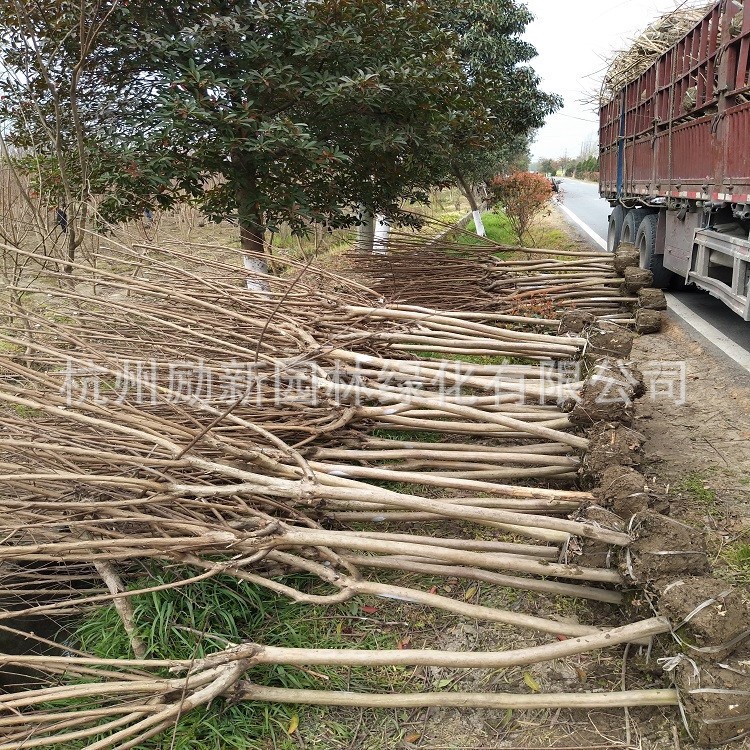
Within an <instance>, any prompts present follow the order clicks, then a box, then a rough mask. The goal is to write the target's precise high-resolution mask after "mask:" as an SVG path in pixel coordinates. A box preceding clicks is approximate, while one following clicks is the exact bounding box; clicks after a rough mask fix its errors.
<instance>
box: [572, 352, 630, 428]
mask: <svg viewBox="0 0 750 750" xmlns="http://www.w3.org/2000/svg"><path fill="white" fill-rule="evenodd" d="M637 383H638V381H637V380H635V379H634V378H632V376H631V373H630V372H629V371H627V370H626V369H624V368H623V369H621V368H617V367H612V366H609V365H607V364H605V365H599V366H597V367H596V368H595V369H594V373H593V375H592V376H591V377H590V378H589V379H588V381H587V382H586V385H585V386H584V388H583V391H582V393H581V397H580V399H579V400H578V403H576V405H575V406H574V407H573V409H572V411H571V412H570V415H569V419H570V421H571V422H572V423H573V424H575V425H578V426H581V427H589V426H591V425H594V424H596V423H597V422H621V423H622V424H627V425H630V424H631V423H632V422H633V410H634V401H635V398H636V395H635V391H636V388H635V385H637Z"/></svg>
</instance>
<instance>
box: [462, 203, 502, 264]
mask: <svg viewBox="0 0 750 750" xmlns="http://www.w3.org/2000/svg"><path fill="white" fill-rule="evenodd" d="M482 223H483V224H484V229H485V232H486V234H487V239H490V240H492V241H493V242H499V243H500V244H501V245H515V244H516V236H515V234H513V229H511V226H510V222H509V221H508V217H507V216H505V214H503V213H499V212H495V211H492V212H487V213H485V214H482ZM466 229H467V231H468V232H476V226H475V224H474V222H473V221H472V222H471V223H470V224H469V225H468V226H467V227H466ZM458 242H459V243H460V244H461V245H483V244H485V243H484V240H482V239H481V238H480V237H475V236H472V235H471V234H464V233H462V234H461V236H460V237H459V238H458ZM499 255H501V256H502V255H504V253H500V254H499Z"/></svg>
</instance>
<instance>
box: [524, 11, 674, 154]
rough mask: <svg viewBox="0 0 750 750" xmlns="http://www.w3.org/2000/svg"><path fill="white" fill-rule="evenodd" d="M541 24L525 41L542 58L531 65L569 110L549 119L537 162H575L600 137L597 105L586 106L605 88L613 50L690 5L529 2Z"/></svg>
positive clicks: (536, 150)
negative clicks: (564, 158)
mask: <svg viewBox="0 0 750 750" xmlns="http://www.w3.org/2000/svg"><path fill="white" fill-rule="evenodd" d="M523 1H524V3H525V5H526V6H527V7H528V8H529V10H530V11H531V12H532V13H533V14H534V16H535V20H534V22H533V23H531V24H530V25H529V26H528V27H527V32H526V35H525V38H526V39H527V40H528V41H529V42H531V43H532V44H533V45H534V46H535V47H536V49H537V52H538V53H539V56H538V57H536V58H534V60H532V61H531V65H532V67H533V68H534V69H535V70H536V71H537V73H538V74H539V75H540V76H541V78H542V82H543V85H542V89H543V90H545V91H549V92H554V93H556V94H560V95H561V96H562V97H563V98H564V99H565V107H564V109H562V110H560V111H559V112H558V113H557V114H554V115H552V116H551V117H549V118H548V119H547V124H546V126H545V127H544V128H543V129H542V130H540V131H539V133H538V134H537V137H536V141H535V143H534V144H533V145H532V147H531V152H532V155H533V156H534V158H544V157H550V158H553V159H554V158H557V157H558V156H564V155H565V154H566V153H567V155H568V156H571V157H575V156H578V154H579V153H580V151H581V145H582V144H583V143H584V142H585V141H586V140H587V139H590V138H594V139H595V142H596V140H598V138H597V135H596V134H597V130H598V125H599V123H598V119H597V114H596V112H595V110H594V107H593V106H592V105H586V104H582V103H581V100H582V99H585V98H590V97H591V95H592V94H593V93H594V92H595V91H597V90H598V89H599V85H600V84H601V80H602V76H603V72H604V68H605V63H604V60H606V59H608V58H610V57H611V56H612V52H613V50H621V49H627V48H628V47H629V43H628V42H629V41H630V40H632V38H633V37H634V36H636V35H637V34H638V32H640V31H642V30H643V29H644V28H645V27H646V26H648V24H649V23H651V22H652V21H653V20H655V19H656V18H658V17H659V16H661V15H662V14H664V13H667V12H669V11H671V10H674V9H675V8H676V7H678V6H680V5H683V4H685V2H684V0H523Z"/></svg>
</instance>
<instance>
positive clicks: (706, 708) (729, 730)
mask: <svg viewBox="0 0 750 750" xmlns="http://www.w3.org/2000/svg"><path fill="white" fill-rule="evenodd" d="M675 660H677V661H678V662H679V663H678V664H677V665H676V667H675V668H674V671H673V675H674V682H675V686H676V687H677V689H678V691H679V694H680V702H681V704H682V706H683V708H684V713H685V718H686V720H687V723H688V726H689V728H690V733H691V735H692V736H693V739H694V740H695V742H696V743H697V744H698V745H699V746H700V747H713V746H718V745H723V744H725V743H728V742H731V741H732V740H735V739H739V738H741V737H742V736H743V735H745V734H746V733H747V732H750V690H748V684H750V669H748V666H747V661H745V660H743V661H741V660H733V659H729V660H727V661H725V662H722V663H721V664H713V665H705V666H699V665H698V664H697V662H695V661H694V660H693V659H691V658H689V657H687V656H684V655H682V656H681V657H680V656H678V657H675Z"/></svg>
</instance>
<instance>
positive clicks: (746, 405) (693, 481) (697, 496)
mask: <svg viewBox="0 0 750 750" xmlns="http://www.w3.org/2000/svg"><path fill="white" fill-rule="evenodd" d="M633 358H634V359H635V360H636V361H637V362H638V363H639V366H640V367H641V369H642V370H643V371H644V375H645V377H646V382H647V386H648V392H647V393H646V395H645V397H644V398H643V399H642V400H641V401H640V403H639V404H638V408H637V417H636V425H637V428H638V430H639V431H640V432H642V433H643V434H644V435H645V436H646V445H645V454H646V467H647V472H648V474H649V477H650V478H653V479H654V480H656V482H658V483H660V484H661V485H662V487H663V489H664V491H665V492H666V493H667V496H668V498H669V500H670V504H671V515H672V516H673V517H675V518H680V519H681V520H684V521H687V522H689V523H692V524H695V525H699V526H700V525H704V526H705V527H706V528H707V529H708V530H709V531H710V532H714V533H715V534H719V535H727V534H728V535H732V534H736V533H739V532H741V531H742V530H743V529H744V528H747V527H748V526H750V498H749V497H748V493H749V491H750V376H748V375H747V374H746V373H743V371H741V370H739V369H738V368H736V367H735V366H734V365H733V364H731V363H729V362H727V361H722V360H719V359H717V357H716V356H714V354H713V353H711V352H709V351H708V350H707V349H706V348H704V347H703V346H702V345H701V344H699V343H697V342H696V341H694V340H692V339H691V338H690V336H689V335H688V334H687V333H686V332H685V330H684V329H683V328H681V327H680V326H679V325H678V324H677V323H675V322H674V321H672V320H670V319H669V318H667V319H666V321H665V325H664V328H663V329H662V332H661V334H659V335H657V336H644V337H642V338H640V339H639V340H638V341H637V342H636V344H635V347H634V349H633ZM701 485H702V486H703V488H704V489H705V491H702V490H701Z"/></svg>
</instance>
